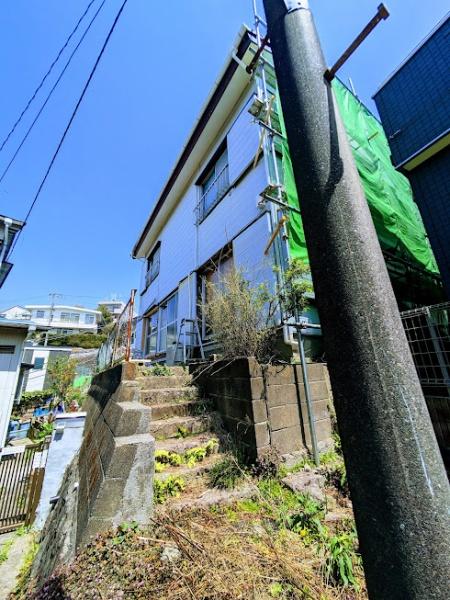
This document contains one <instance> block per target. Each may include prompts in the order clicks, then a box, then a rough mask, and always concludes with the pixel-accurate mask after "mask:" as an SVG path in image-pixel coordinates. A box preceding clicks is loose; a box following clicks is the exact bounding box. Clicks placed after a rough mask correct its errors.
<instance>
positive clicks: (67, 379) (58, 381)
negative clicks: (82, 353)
mask: <svg viewBox="0 0 450 600" xmlns="http://www.w3.org/2000/svg"><path fill="white" fill-rule="evenodd" d="M76 366H77V361H76V360H74V359H73V358H67V357H61V358H57V359H56V360H54V361H52V362H51V363H50V364H49V365H48V368H47V372H48V374H49V376H50V387H51V389H52V390H53V392H54V394H55V396H56V397H57V399H58V400H65V399H66V396H67V393H68V391H69V389H70V388H71V387H72V384H73V380H74V379H75V373H76Z"/></svg>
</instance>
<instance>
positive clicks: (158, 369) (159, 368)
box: [150, 365, 173, 377]
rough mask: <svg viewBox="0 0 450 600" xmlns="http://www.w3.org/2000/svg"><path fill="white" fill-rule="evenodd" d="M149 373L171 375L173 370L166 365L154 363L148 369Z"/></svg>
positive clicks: (160, 375) (158, 375)
mask: <svg viewBox="0 0 450 600" xmlns="http://www.w3.org/2000/svg"><path fill="white" fill-rule="evenodd" d="M150 372H151V374H152V375H153V376H155V377H169V376H170V375H173V372H172V371H171V369H170V368H169V367H167V366H166V365H155V366H154V367H152V368H151V370H150Z"/></svg>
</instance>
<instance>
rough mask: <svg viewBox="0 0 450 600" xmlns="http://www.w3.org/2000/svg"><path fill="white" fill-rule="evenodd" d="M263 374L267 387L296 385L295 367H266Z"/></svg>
mask: <svg viewBox="0 0 450 600" xmlns="http://www.w3.org/2000/svg"><path fill="white" fill-rule="evenodd" d="M263 372H264V378H265V380H266V385H269V386H270V385H284V384H290V383H295V378H294V366H293V365H265V366H264V369H263Z"/></svg>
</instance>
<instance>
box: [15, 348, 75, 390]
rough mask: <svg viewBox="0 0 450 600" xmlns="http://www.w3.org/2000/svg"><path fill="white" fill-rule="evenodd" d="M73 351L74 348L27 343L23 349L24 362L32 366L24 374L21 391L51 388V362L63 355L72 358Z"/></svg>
mask: <svg viewBox="0 0 450 600" xmlns="http://www.w3.org/2000/svg"><path fill="white" fill-rule="evenodd" d="M72 352H73V349H72V348H61V347H53V346H34V345H32V344H26V345H25V347H24V350H23V362H24V363H26V364H27V365H32V366H31V368H29V369H28V370H27V371H26V372H25V373H24V375H23V381H22V384H21V391H22V392H36V391H41V390H45V389H47V388H49V387H50V378H49V375H48V366H49V364H50V363H51V362H53V361H54V360H56V359H59V358H62V357H67V358H70V356H71V353H72Z"/></svg>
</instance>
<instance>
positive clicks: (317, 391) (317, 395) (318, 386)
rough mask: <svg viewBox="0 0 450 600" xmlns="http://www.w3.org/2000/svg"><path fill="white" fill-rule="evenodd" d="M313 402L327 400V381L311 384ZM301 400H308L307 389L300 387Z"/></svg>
mask: <svg viewBox="0 0 450 600" xmlns="http://www.w3.org/2000/svg"><path fill="white" fill-rule="evenodd" d="M309 387H310V389H311V395H312V399H313V400H326V399H327V398H328V388H327V384H326V383H325V381H312V382H310V384H309ZM298 389H299V391H300V400H306V396H305V388H304V386H303V385H299V388H298Z"/></svg>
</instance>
